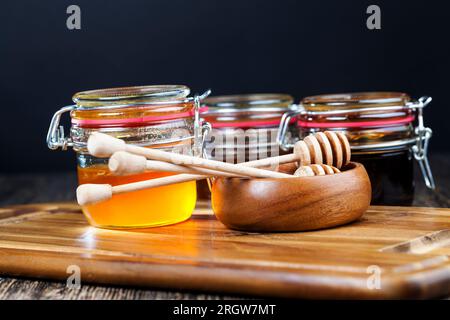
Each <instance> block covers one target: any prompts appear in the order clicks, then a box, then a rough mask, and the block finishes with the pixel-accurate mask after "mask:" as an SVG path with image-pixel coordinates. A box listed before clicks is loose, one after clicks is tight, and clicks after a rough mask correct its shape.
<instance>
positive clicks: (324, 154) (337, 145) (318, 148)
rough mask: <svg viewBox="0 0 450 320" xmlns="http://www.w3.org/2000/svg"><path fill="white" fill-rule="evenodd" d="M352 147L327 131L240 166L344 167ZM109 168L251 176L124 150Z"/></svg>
mask: <svg viewBox="0 0 450 320" xmlns="http://www.w3.org/2000/svg"><path fill="white" fill-rule="evenodd" d="M350 155H351V151H350V144H349V143H348V140H347V138H346V137H345V135H344V134H343V133H342V132H336V133H334V132H331V131H326V132H325V133H322V132H318V133H316V134H314V135H310V136H307V137H306V138H305V139H304V140H303V141H298V142H297V143H296V144H295V146H294V152H293V153H292V154H287V155H282V156H278V157H272V158H265V159H261V160H255V161H249V162H243V163H240V165H242V166H247V167H255V168H261V167H271V166H274V165H277V164H283V163H292V162H298V164H299V165H300V166H301V165H309V164H326V165H334V166H335V167H336V168H341V167H342V166H343V165H345V164H347V163H348V162H349V161H350ZM109 169H110V171H111V172H113V173H114V174H117V175H126V174H134V173H140V172H143V171H145V170H153V171H168V172H177V173H190V174H204V175H206V176H229V177H233V176H251V175H245V174H242V173H241V174H240V175H237V174H236V172H234V174H233V173H229V172H228V173H226V172H227V171H225V170H223V172H222V173H220V172H218V171H217V170H210V169H202V168H196V167H195V166H180V165H177V164H173V163H172V164H168V163H164V162H161V161H154V160H147V158H146V157H145V156H144V155H136V154H134V155H132V154H129V153H126V152H123V151H119V152H115V153H114V154H113V155H112V156H111V158H110V161H109Z"/></svg>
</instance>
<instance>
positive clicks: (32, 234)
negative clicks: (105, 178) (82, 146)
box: [0, 204, 450, 298]
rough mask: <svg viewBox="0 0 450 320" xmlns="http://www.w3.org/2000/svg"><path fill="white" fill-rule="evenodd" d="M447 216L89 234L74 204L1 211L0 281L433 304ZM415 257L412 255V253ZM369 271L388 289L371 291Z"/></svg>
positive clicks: (186, 225)
mask: <svg viewBox="0 0 450 320" xmlns="http://www.w3.org/2000/svg"><path fill="white" fill-rule="evenodd" d="M442 230H444V231H448V230H450V210H449V209H431V208H414V207H372V208H371V209H370V210H369V211H368V212H367V213H366V214H365V215H364V216H363V217H362V218H361V219H360V220H359V221H358V222H356V223H353V224H349V225H346V226H343V227H339V228H334V229H327V230H320V231H312V232H303V233H301V232H300V233H273V234H260V233H248V232H241V231H233V230H230V229H227V228H225V227H224V226H223V225H222V224H221V223H220V222H219V221H218V220H216V218H215V217H214V216H213V215H212V214H211V211H210V209H199V210H197V212H196V214H195V215H194V216H193V218H192V219H190V220H189V221H186V222H183V223H180V224H177V225H172V226H168V227H160V228H150V229H145V230H130V231H113V230H104V229H96V228H93V227H90V226H89V225H88V224H87V222H86V220H85V219H84V217H83V215H82V214H81V213H80V210H79V208H78V206H77V205H74V204H41V205H24V206H13V207H9V208H8V207H7V208H3V209H1V210H0V272H1V273H2V274H6V275H13V276H26V277H37V278H49V279H57V280H66V279H67V278H68V273H67V270H68V267H69V266H77V267H79V268H80V270H81V281H82V283H100V284H113V285H127V286H144V287H145V286H150V287H159V288H170V289H186V290H196V291H210V292H220V293H230V294H244V295H260V296H274V297H292V298H432V297H440V296H444V295H446V294H449V293H450V292H449V291H450V262H449V259H448V255H450V247H449V246H448V245H449V242H450V233H448V232H447V233H445V232H444V234H443V235H441V236H433V235H435V234H436V233H437V232H439V231H440V232H442ZM408 244H409V246H410V247H411V249H410V250H409V251H408V250H405V247H408ZM371 266H375V267H376V268H379V271H380V272H381V288H380V289H374V288H369V287H368V286H367V280H368V278H369V276H370V275H371V274H370V273H369V271H368V270H369V269H368V268H370V267H371Z"/></svg>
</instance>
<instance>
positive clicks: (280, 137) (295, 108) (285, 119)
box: [277, 105, 305, 151]
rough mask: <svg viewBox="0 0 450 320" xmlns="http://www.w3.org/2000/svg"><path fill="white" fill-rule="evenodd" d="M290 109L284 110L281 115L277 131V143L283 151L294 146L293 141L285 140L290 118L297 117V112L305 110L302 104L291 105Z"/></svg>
mask: <svg viewBox="0 0 450 320" xmlns="http://www.w3.org/2000/svg"><path fill="white" fill-rule="evenodd" d="M291 109H292V110H291V111H288V112H285V113H284V114H283V116H282V117H281V120H280V127H279V128H278V133H277V144H278V145H279V146H280V148H281V150H283V151H289V150H291V149H292V148H293V147H294V144H293V143H290V142H288V141H287V135H288V134H287V133H288V129H289V124H290V123H291V119H292V118H294V117H297V116H298V115H299V114H301V113H302V112H304V111H305V108H304V107H303V106H302V105H292V106H291ZM296 138H298V137H296ZM294 142H295V141H294Z"/></svg>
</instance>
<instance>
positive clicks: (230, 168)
mask: <svg viewBox="0 0 450 320" xmlns="http://www.w3.org/2000/svg"><path fill="white" fill-rule="evenodd" d="M108 150H110V151H108ZM88 151H89V152H90V153H91V154H92V155H93V156H96V157H101V156H106V157H108V156H111V155H112V154H113V153H114V152H117V151H127V152H130V153H133V154H135V155H141V156H144V157H146V158H148V159H152V160H160V161H166V162H170V163H173V164H178V165H185V166H195V167H200V168H204V169H210V170H215V171H223V172H228V173H233V174H236V175H239V176H248V177H255V178H291V177H292V176H291V175H288V174H285V173H281V172H275V171H270V170H263V169H258V168H252V167H247V166H243V165H239V164H232V163H227V162H220V161H215V160H208V159H203V158H198V157H192V156H187V155H182V154H177V153H171V152H166V151H161V150H156V149H150V148H144V147H138V146H135V145H131V144H126V143H125V141H123V140H120V139H116V138H114V137H111V136H109V135H106V134H102V133H99V132H95V133H93V134H91V136H90V137H89V139H88Z"/></svg>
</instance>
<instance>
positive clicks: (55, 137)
mask: <svg viewBox="0 0 450 320" xmlns="http://www.w3.org/2000/svg"><path fill="white" fill-rule="evenodd" d="M74 109H75V105H71V106H66V107H62V108H61V109H59V110H58V111H56V112H55V114H54V115H53V117H52V121H51V122H50V127H49V128H48V132H47V146H48V147H49V148H50V149H52V150H56V149H58V148H61V149H62V150H67V147H71V146H72V145H73V143H72V139H71V138H70V137H65V136H64V126H60V125H59V123H60V120H61V115H62V114H63V113H66V112H69V111H72V110H74Z"/></svg>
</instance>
